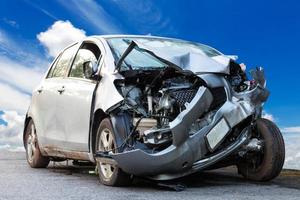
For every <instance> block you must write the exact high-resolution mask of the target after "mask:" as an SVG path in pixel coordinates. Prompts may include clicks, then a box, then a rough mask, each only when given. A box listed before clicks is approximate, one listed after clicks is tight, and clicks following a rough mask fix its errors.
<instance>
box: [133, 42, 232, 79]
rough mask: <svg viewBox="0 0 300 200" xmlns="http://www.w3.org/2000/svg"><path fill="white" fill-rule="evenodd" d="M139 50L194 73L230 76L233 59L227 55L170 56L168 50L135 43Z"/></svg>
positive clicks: (192, 54) (187, 54)
mask: <svg viewBox="0 0 300 200" xmlns="http://www.w3.org/2000/svg"><path fill="white" fill-rule="evenodd" d="M134 42H135V43H136V45H137V47H138V48H140V49H142V50H146V51H150V52H152V53H153V54H154V55H155V56H157V57H159V58H162V59H164V60H167V61H169V62H171V63H173V64H175V65H177V66H178V67H180V68H182V69H185V70H190V71H192V72H194V73H224V74H229V63H230V60H231V58H229V57H227V56H225V55H219V56H214V57H209V56H207V55H203V54H200V53H194V52H189V51H186V52H178V53H177V54H174V53H172V54H170V53H169V52H168V50H167V49H164V48H153V47H150V46H147V45H144V44H142V43H140V42H137V41H134Z"/></svg>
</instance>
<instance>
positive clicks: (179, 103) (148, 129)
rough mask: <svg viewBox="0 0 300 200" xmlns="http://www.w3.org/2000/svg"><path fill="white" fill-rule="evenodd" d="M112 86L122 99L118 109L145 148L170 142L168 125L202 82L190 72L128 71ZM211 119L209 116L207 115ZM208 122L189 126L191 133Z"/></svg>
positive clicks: (162, 145)
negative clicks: (129, 121) (126, 116)
mask: <svg viewBox="0 0 300 200" xmlns="http://www.w3.org/2000/svg"><path fill="white" fill-rule="evenodd" d="M124 77H125V79H123V80H117V81H116V82H115V85H116V87H117V89H118V91H119V92H120V94H121V95H122V96H123V97H124V101H123V104H122V105H121V106H120V107H119V109H120V110H122V111H123V112H124V111H126V112H128V113H129V115H130V116H131V117H132V125H133V127H135V131H136V133H135V136H136V140H138V141H139V142H141V143H144V144H146V145H147V146H149V147H164V146H167V145H169V144H170V143H171V142H172V134H171V131H170V127H169V123H170V122H171V121H173V120H174V119H175V118H176V117H177V116H178V115H179V114H180V113H181V112H182V111H183V110H185V109H186V107H187V106H188V104H189V103H190V102H191V101H192V100H193V98H194V96H195V95H196V93H197V91H198V89H199V87H200V86H206V84H205V82H204V81H203V80H202V79H201V78H199V77H198V76H196V75H195V74H193V73H188V72H185V73H183V72H181V71H176V70H175V69H172V68H167V69H164V70H149V71H142V72H139V71H130V74H129V73H127V74H124ZM208 116H211V115H208ZM207 123H209V122H208V121H207V117H206V118H205V119H202V120H201V119H199V120H197V121H196V122H195V123H194V124H193V125H192V126H191V127H189V129H190V130H189V131H190V134H193V133H194V132H196V131H197V130H199V129H200V128H201V127H203V126H204V125H206V124H207Z"/></svg>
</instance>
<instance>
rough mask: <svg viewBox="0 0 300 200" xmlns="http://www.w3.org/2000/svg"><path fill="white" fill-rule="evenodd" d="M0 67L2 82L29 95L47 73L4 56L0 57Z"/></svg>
mask: <svg viewBox="0 0 300 200" xmlns="http://www.w3.org/2000/svg"><path fill="white" fill-rule="evenodd" d="M0 66H1V67H0V74H1V75H0V81H2V82H5V83H7V84H9V85H12V86H14V87H16V88H18V89H20V90H21V91H23V92H27V93H31V91H32V89H33V88H34V87H35V86H37V84H38V83H39V81H40V80H41V78H42V76H43V73H44V71H45V70H43V73H42V72H41V71H40V70H37V69H36V68H29V67H26V66H24V65H22V64H20V63H18V62H15V61H13V60H11V59H10V58H7V57H4V56H0ZM0 95H1V94H0Z"/></svg>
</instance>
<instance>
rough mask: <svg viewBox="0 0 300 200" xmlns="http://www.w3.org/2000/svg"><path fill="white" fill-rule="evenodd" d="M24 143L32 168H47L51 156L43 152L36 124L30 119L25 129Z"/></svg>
mask: <svg viewBox="0 0 300 200" xmlns="http://www.w3.org/2000/svg"><path fill="white" fill-rule="evenodd" d="M24 145H25V150H26V158H27V162H28V164H29V165H30V167H32V168H45V167H47V166H48V164H49V161H50V160H49V158H48V157H45V156H43V155H42V154H41V151H40V148H39V144H38V138H37V134H36V129H35V125H34V123H33V121H32V120H30V121H29V123H28V124H27V127H26V130H25V137H24Z"/></svg>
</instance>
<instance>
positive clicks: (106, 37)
mask: <svg viewBox="0 0 300 200" xmlns="http://www.w3.org/2000/svg"><path fill="white" fill-rule="evenodd" d="M89 37H93V38H99V39H100V38H103V39H111V38H152V39H165V40H177V41H187V40H182V39H177V38H170V37H160V36H153V35H122V34H121V35H92V36H89Z"/></svg>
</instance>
